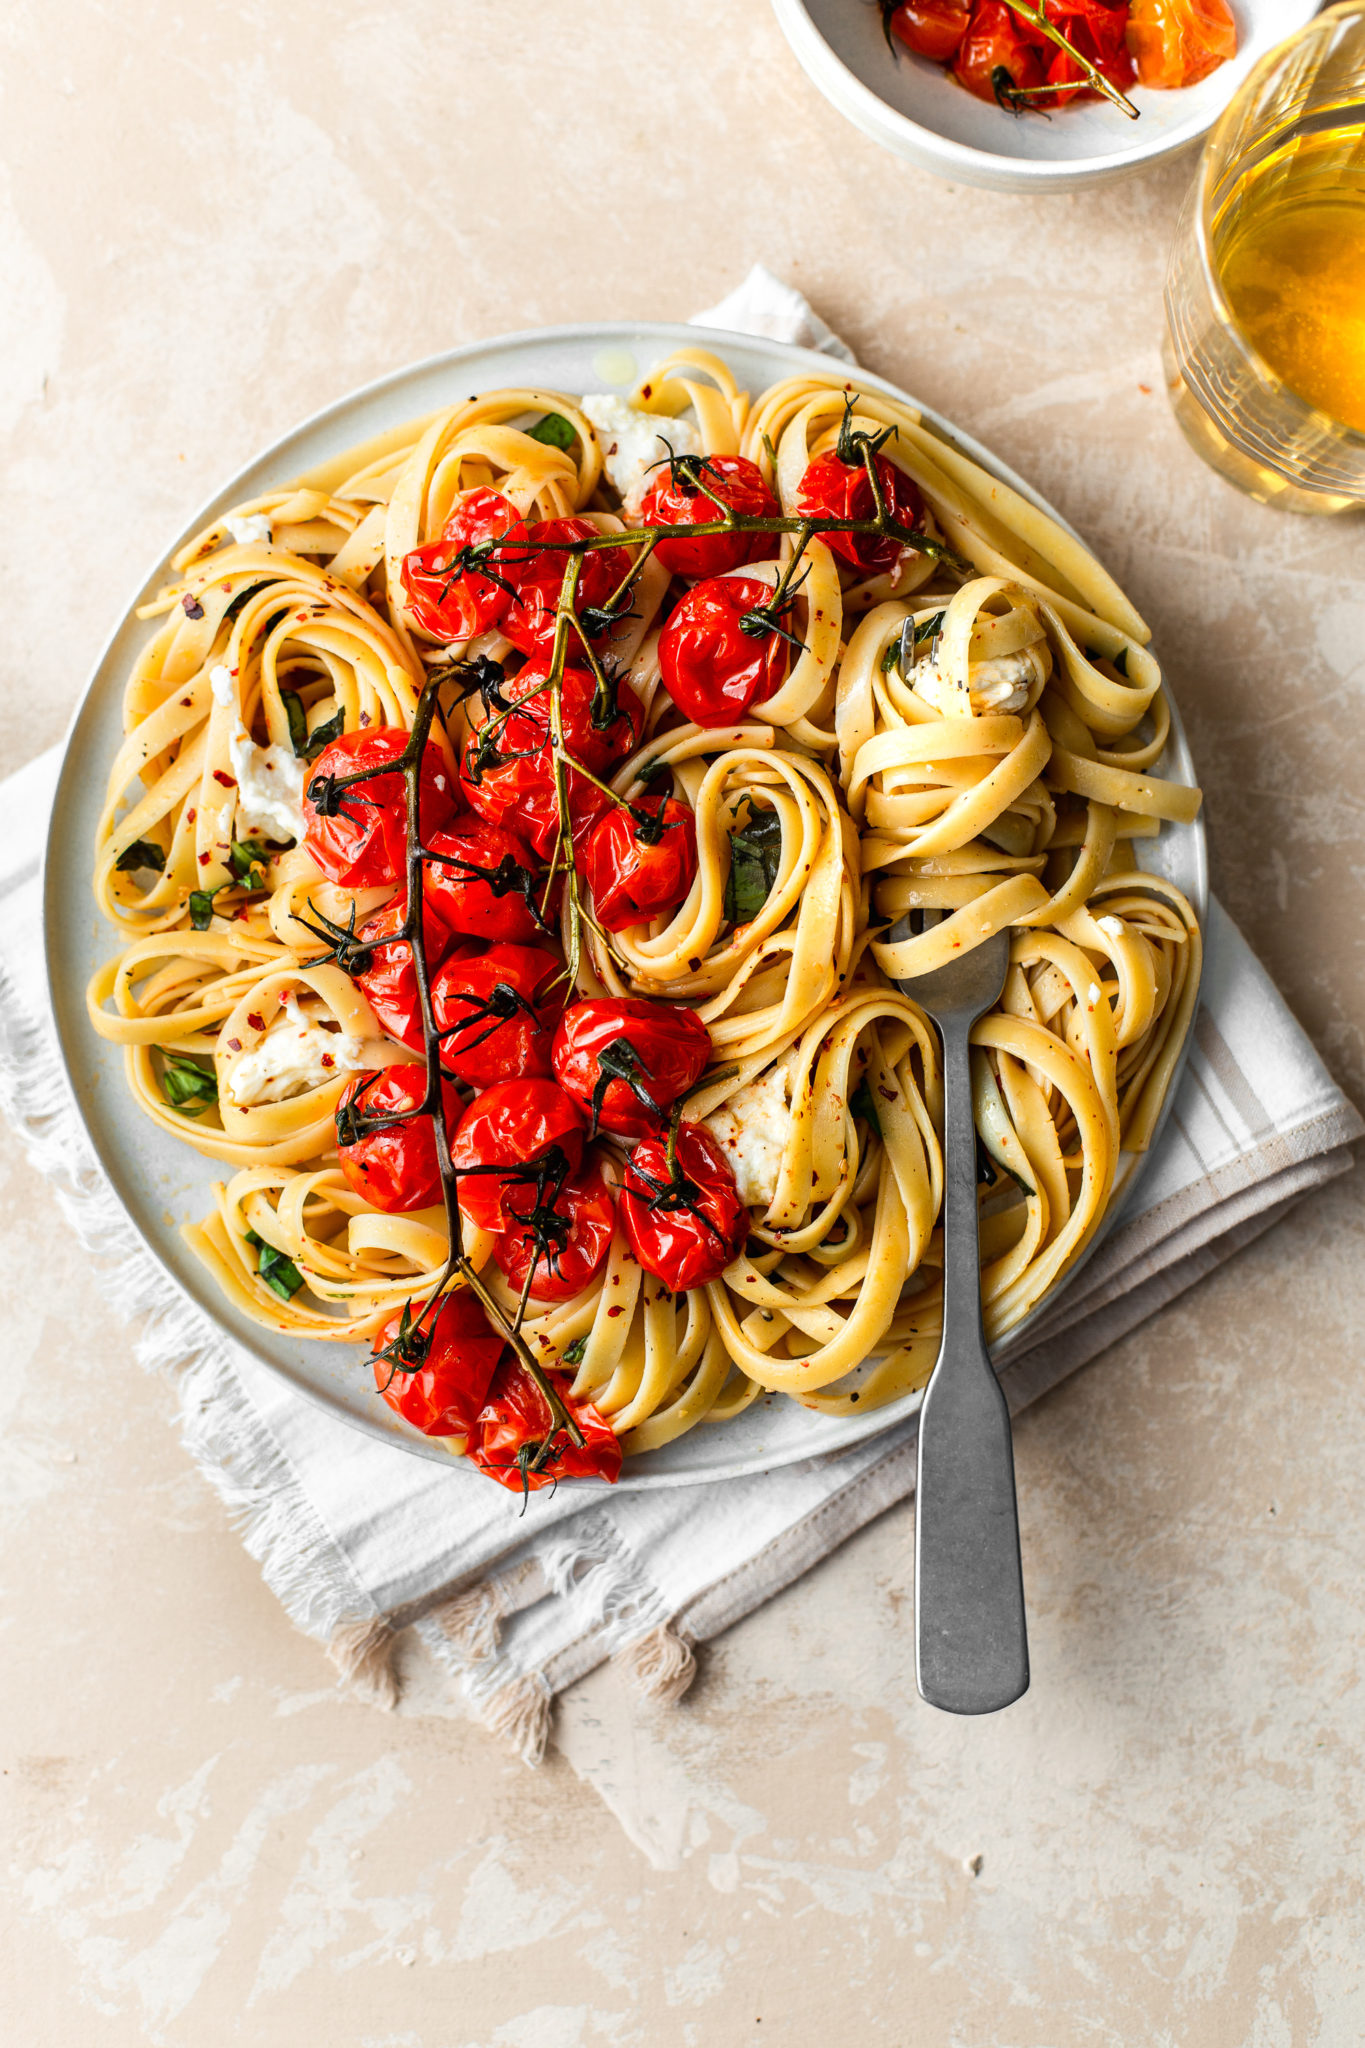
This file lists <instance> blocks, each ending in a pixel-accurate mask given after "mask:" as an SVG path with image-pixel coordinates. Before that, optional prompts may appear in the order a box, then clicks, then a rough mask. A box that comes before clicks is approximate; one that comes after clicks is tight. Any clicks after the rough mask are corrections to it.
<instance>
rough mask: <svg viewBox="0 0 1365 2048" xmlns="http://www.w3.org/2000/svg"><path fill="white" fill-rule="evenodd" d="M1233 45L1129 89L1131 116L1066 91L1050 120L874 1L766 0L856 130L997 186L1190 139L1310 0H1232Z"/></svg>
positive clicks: (1306, 16) (1098, 169) (954, 173)
mask: <svg viewBox="0 0 1365 2048" xmlns="http://www.w3.org/2000/svg"><path fill="white" fill-rule="evenodd" d="M1229 4H1230V6H1231V8H1232V12H1233V15H1234V16H1235V18H1236V22H1237V43H1238V49H1237V55H1236V56H1235V57H1234V58H1232V59H1231V61H1230V62H1229V63H1227V64H1221V65H1220V66H1219V67H1218V69H1217V70H1216V71H1214V72H1211V73H1210V75H1209V76H1208V77H1207V78H1205V79H1203V80H1202V81H1201V83H1200V84H1198V85H1192V86H1188V87H1186V88H1185V90H1183V91H1181V92H1147V91H1144V90H1143V88H1142V87H1141V86H1138V87H1135V88H1134V90H1133V92H1132V94H1131V97H1132V99H1133V102H1134V104H1135V105H1136V106H1138V107H1140V108H1141V109H1142V118H1141V120H1139V121H1132V120H1129V119H1128V118H1127V116H1126V115H1125V114H1123V113H1122V112H1121V111H1120V110H1119V109H1118V108H1117V107H1112V106H1110V105H1109V104H1108V103H1107V102H1106V101H1103V100H1081V101H1073V103H1072V104H1071V105H1070V106H1069V107H1058V108H1057V109H1056V111H1055V112H1054V113H1053V115H1052V116H1051V118H1050V119H1048V120H1044V119H1043V118H1042V116H1041V115H1039V114H1032V113H1027V114H1009V113H1006V112H1005V110H1004V109H1003V108H1002V107H993V106H988V105H987V104H986V103H985V102H984V101H982V100H978V99H975V98H974V97H973V96H972V94H971V93H969V92H964V91H963V89H962V87H961V86H960V85H956V84H955V83H954V82H953V80H952V79H951V78H950V77H949V76H948V73H947V71H946V70H945V69H944V68H943V66H942V65H941V64H931V63H929V62H928V61H927V59H925V58H923V57H916V56H915V55H913V53H912V52H911V51H909V50H905V49H901V48H900V46H899V45H897V49H898V51H899V55H897V56H893V55H892V53H891V51H890V50H888V48H887V46H886V38H885V36H884V34H883V32H882V13H881V8H880V7H879V6H878V5H877V0H773V7H774V10H775V12H776V14H777V19H778V21H779V23H780V24H781V27H782V32H783V34H784V35H785V36H786V38H787V41H788V42H789V43H790V44H791V46H792V49H793V50H794V51H795V53H796V56H797V58H798V60H799V62H800V64H801V65H802V68H803V69H804V70H805V71H806V73H807V74H808V76H809V77H810V78H811V80H812V81H813V83H814V84H816V85H817V86H819V88H820V90H821V92H822V93H823V94H824V95H825V98H826V99H827V100H828V101H829V102H830V104H831V105H832V106H835V107H837V108H838V109H839V112H840V113H841V114H843V115H845V116H846V117H847V118H848V119H849V120H850V121H852V123H853V125H854V126H855V127H856V128H861V129H862V131H863V133H864V135H870V136H871V138H872V140H873V141H874V142H880V143H881V145H882V147H883V148H884V149H890V150H894V152H895V154H896V155H897V156H903V157H907V158H908V159H909V160H910V162H911V163H912V164H918V166H919V167H920V169H921V170H925V171H933V172H935V173H936V175H937V176H938V177H940V178H952V179H954V180H956V181H958V182H960V183H962V184H967V185H984V186H986V187H987V188H988V189H989V190H990V191H993V192H1037V191H1043V190H1047V191H1054V192H1057V191H1064V190H1065V191H1074V190H1075V189H1076V187H1077V186H1080V185H1099V184H1103V183H1104V182H1105V181H1106V180H1107V179H1110V178H1122V177H1126V176H1127V175H1128V174H1129V173H1130V172H1132V171H1135V170H1139V169H1141V168H1142V167H1143V166H1144V165H1146V164H1152V163H1156V162H1157V161H1158V159H1159V158H1161V157H1164V156H1169V155H1170V154H1171V152H1172V151H1173V150H1177V149H1182V148H1183V147H1184V146H1185V145H1186V144H1187V143H1190V142H1197V141H1198V140H1199V138H1200V137H1201V136H1202V135H1205V134H1207V132H1208V130H1209V129H1210V128H1211V127H1212V126H1213V123H1214V122H1215V121H1216V120H1217V118H1218V116H1219V115H1220V114H1221V113H1222V111H1223V109H1224V107H1225V106H1226V105H1227V103H1228V101H1229V100H1230V99H1231V98H1232V95H1233V93H1234V92H1235V91H1236V90H1237V87H1238V86H1239V85H1240V84H1241V82H1242V79H1243V78H1244V77H1245V76H1246V74H1247V72H1248V71H1249V70H1250V68H1251V66H1252V65H1253V64H1255V63H1257V62H1258V61H1259V59H1260V58H1262V57H1263V56H1264V55H1265V53H1266V51H1267V50H1271V49H1273V48H1274V47H1275V45H1276V44H1277V43H1280V42H1283V41H1284V39H1285V37H1286V36H1288V35H1292V34H1293V33H1294V31H1295V29H1299V28H1302V27H1303V26H1304V24H1305V22H1308V21H1311V20H1312V18H1313V16H1314V15H1315V14H1316V13H1317V11H1318V4H1317V0H1229Z"/></svg>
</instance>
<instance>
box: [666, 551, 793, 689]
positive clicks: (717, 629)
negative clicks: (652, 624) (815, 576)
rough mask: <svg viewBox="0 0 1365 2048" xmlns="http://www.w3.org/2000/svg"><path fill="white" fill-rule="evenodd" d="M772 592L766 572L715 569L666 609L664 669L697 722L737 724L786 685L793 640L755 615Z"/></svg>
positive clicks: (767, 602) (769, 598)
mask: <svg viewBox="0 0 1365 2048" xmlns="http://www.w3.org/2000/svg"><path fill="white" fill-rule="evenodd" d="M772 595H773V586H772V585H771V584H770V583H766V582H765V581H764V580H763V578H762V577H761V576H715V577H712V579H711V580H710V581H709V582H707V583H697V584H694V585H693V587H692V589H691V590H689V591H688V593H687V595H686V597H684V598H683V599H682V601H681V603H679V604H677V605H675V606H674V608H673V610H672V612H671V613H670V614H669V619H668V624H667V625H666V626H665V627H664V629H663V632H662V633H661V634H660V635H659V671H660V674H661V675H662V676H663V681H664V688H665V689H666V690H667V692H668V694H669V696H670V697H671V698H672V699H673V702H674V703H675V704H676V705H677V707H678V709H679V711H681V712H682V714H683V716H684V717H685V718H690V719H691V720H692V721H693V723H694V724H695V725H702V726H708V725H732V724H733V723H734V722H735V720H736V719H740V718H742V717H743V716H744V714H745V712H746V711H747V710H748V709H749V706H750V705H751V704H753V703H755V702H758V703H766V701H767V700H768V698H769V697H771V696H772V695H773V694H774V693H775V692H776V691H777V690H780V689H781V687H782V682H783V678H784V677H785V676H786V673H787V663H788V659H789V646H790V643H789V642H788V641H786V640H784V639H783V637H782V635H781V633H779V632H777V631H775V629H774V628H773V627H772V626H771V625H770V624H768V623H767V622H766V621H764V620H762V619H759V618H758V616H757V614H758V613H759V612H761V611H762V610H764V608H765V607H766V606H767V605H769V604H770V603H771V601H772ZM788 630H790V629H788Z"/></svg>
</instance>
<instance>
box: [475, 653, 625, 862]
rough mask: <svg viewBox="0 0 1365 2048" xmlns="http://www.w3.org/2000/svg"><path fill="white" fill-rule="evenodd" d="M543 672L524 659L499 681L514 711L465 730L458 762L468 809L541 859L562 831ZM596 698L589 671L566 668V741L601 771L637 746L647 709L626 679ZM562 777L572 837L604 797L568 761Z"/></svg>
mask: <svg viewBox="0 0 1365 2048" xmlns="http://www.w3.org/2000/svg"><path fill="white" fill-rule="evenodd" d="M546 674H547V665H546V664H545V663H544V662H538V661H535V660H532V661H528V662H527V664H526V666H525V668H523V669H522V670H521V672H520V674H519V675H516V676H514V677H512V679H511V680H510V682H508V683H506V684H504V685H503V686H502V688H501V691H500V695H501V697H502V700H503V704H504V705H506V704H509V703H510V704H511V706H512V709H511V710H507V711H504V710H503V709H502V708H501V707H497V706H495V707H494V708H492V710H491V711H490V724H489V725H488V726H485V727H480V729H479V730H478V731H477V732H475V733H472V734H471V735H470V738H469V742H468V744H467V746H466V748H465V754H464V760H463V761H462V763H461V766H460V786H461V788H462V789H463V791H464V795H465V799H466V801H467V802H468V804H469V807H470V809H471V810H473V811H476V812H477V813H478V815H479V816H480V817H481V818H486V819H487V820H488V822H489V823H490V824H492V825H502V826H505V827H507V828H509V829H511V830H515V831H517V832H518V833H520V834H521V836H522V837H524V838H525V839H527V840H529V842H530V844H531V845H532V847H534V849H535V851H536V852H537V853H538V854H540V855H541V857H542V858H543V859H548V858H549V856H550V854H551V852H552V851H553V849H554V845H555V841H556V840H557V838H558V837H559V801H558V797H557V795H556V785H555V772H554V754H553V751H552V749H551V746H550V723H551V705H550V693H549V691H548V690H544V689H539V688H538V685H540V684H541V683H543V682H544V679H545V676H546ZM596 696H597V684H596V681H595V679H594V677H593V676H592V674H591V673H590V672H589V671H588V670H587V669H580V668H567V669H566V670H565V671H564V677H563V682H562V685H561V694H560V708H561V713H562V717H563V725H564V743H565V746H566V747H567V749H568V751H569V753H570V754H571V755H573V756H574V757H575V758H576V759H578V760H580V761H581V762H582V763H583V765H584V766H585V767H586V768H588V769H590V770H591V771H593V772H594V773H596V774H599V775H600V774H602V773H603V772H604V771H605V770H606V769H608V768H610V767H611V766H612V765H613V764H614V763H615V762H616V761H618V760H620V759H621V758H622V757H623V756H624V755H625V754H628V753H629V752H630V751H631V749H632V748H633V747H634V746H635V744H636V742H637V741H638V739H639V736H640V732H641V730H642V728H643V724H644V712H643V709H642V707H641V704H640V700H639V698H638V697H637V696H636V694H635V692H634V690H633V689H631V687H630V685H629V684H628V683H626V682H620V683H618V684H616V685H615V686H614V688H613V690H612V695H611V700H610V701H609V702H608V703H607V704H605V705H599V704H598V703H597V702H596ZM564 779H565V788H566V791H567V794H568V799H569V819H570V825H571V828H572V831H573V835H574V839H575V842H577V841H578V839H579V838H580V837H581V836H582V835H583V834H585V833H586V832H587V831H588V830H589V828H590V827H591V826H592V825H593V824H595V823H596V821H597V819H598V818H599V817H600V816H601V815H602V812H603V811H604V810H605V809H606V807H607V804H608V802H609V799H608V798H607V797H605V796H603V794H602V792H601V790H600V789H598V788H597V786H596V785H595V784H594V783H591V782H589V781H588V779H587V777H586V776H585V775H580V774H579V773H578V772H577V770H576V769H574V768H573V767H571V766H567V765H566V767H565V770H564Z"/></svg>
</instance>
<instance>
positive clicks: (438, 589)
mask: <svg viewBox="0 0 1365 2048" xmlns="http://www.w3.org/2000/svg"><path fill="white" fill-rule="evenodd" d="M517 523H518V522H517V515H516V510H515V508H514V507H513V506H512V505H511V503H510V502H509V501H508V500H507V499H506V498H504V497H503V495H502V492H501V491H488V490H483V489H479V490H475V491H465V492H464V493H463V494H462V495H461V497H460V498H459V500H458V501H457V503H456V505H455V509H454V510H453V512H452V513H451V515H450V517H449V519H447V521H446V523H445V525H444V527H443V528H442V529H441V538H440V539H439V540H432V541H428V542H427V544H426V546H425V547H420V548H414V549H413V550H412V553H411V554H408V555H404V557H403V567H402V579H403V589H404V591H405V592H406V594H407V600H408V604H409V607H410V608H411V611H412V615H413V617H414V618H415V619H416V621H417V623H418V625H419V626H420V627H421V628H422V631H423V632H424V633H430V634H431V637H432V639H433V640H472V639H473V638H474V635H475V634H476V633H486V632H487V630H488V628H489V627H490V626H496V625H497V623H498V621H499V619H500V618H501V617H502V616H503V614H504V612H505V611H506V610H507V607H508V605H509V604H510V603H511V602H512V596H511V592H510V591H509V590H507V589H506V588H505V587H504V585H503V584H502V583H500V582H495V581H494V579H493V578H492V577H491V576H484V575H481V574H480V572H479V571H478V570H477V569H472V568H461V567H460V566H459V557H460V555H461V553H462V552H463V550H464V549H466V548H476V547H479V546H481V545H482V544H483V543H485V542H488V541H493V540H499V539H501V538H502V536H503V535H504V534H507V533H509V532H510V531H511V530H512V528H513V527H514V526H516V525H517Z"/></svg>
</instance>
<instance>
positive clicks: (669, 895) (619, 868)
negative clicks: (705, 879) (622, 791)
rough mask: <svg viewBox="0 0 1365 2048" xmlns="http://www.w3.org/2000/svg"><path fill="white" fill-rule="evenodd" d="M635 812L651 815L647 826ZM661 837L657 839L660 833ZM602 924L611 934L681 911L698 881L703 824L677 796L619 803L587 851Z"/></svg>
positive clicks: (585, 859)
mask: <svg viewBox="0 0 1365 2048" xmlns="http://www.w3.org/2000/svg"><path fill="white" fill-rule="evenodd" d="M635 811H643V812H645V813H647V815H648V817H649V819H650V823H649V824H647V825H642V824H641V823H640V822H639V820H638V819H637V818H636V817H635V816H634V813H635ZM656 833H657V834H658V836H657V838H656V837H655V834H656ZM583 873H584V875H585V876H586V878H587V883H588V887H589V888H590V889H591V891H592V902H593V911H594V914H595V915H596V918H597V921H598V923H599V924H600V925H602V926H603V928H604V929H605V930H607V931H609V932H623V931H625V930H626V928H627V926H628V925H632V924H641V923H643V922H645V921H646V920H647V919H649V918H651V917H663V916H665V915H666V914H667V913H668V912H669V911H670V910H676V908H677V906H678V905H679V904H680V903H681V902H682V900H683V898H684V897H685V896H686V894H687V892H688V890H689V889H690V888H691V887H692V884H693V882H694V881H695V880H696V878H697V820H696V817H695V816H694V814H693V812H692V811H691V810H690V809H689V807H688V806H687V805H686V804H680V803H679V802H678V800H677V798H676V797H672V796H670V797H660V796H646V797H640V798H638V799H637V800H636V802H635V803H634V804H633V805H632V806H631V807H630V808H629V809H627V808H626V807H625V806H624V805H623V804H613V805H612V807H611V809H610V810H609V811H607V812H606V813H605V814H604V816H603V817H602V818H600V819H599V820H598V822H597V824H596V825H594V826H593V829H592V832H591V834H590V835H589V837H588V840H587V842H586V844H585V846H584V848H583Z"/></svg>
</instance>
